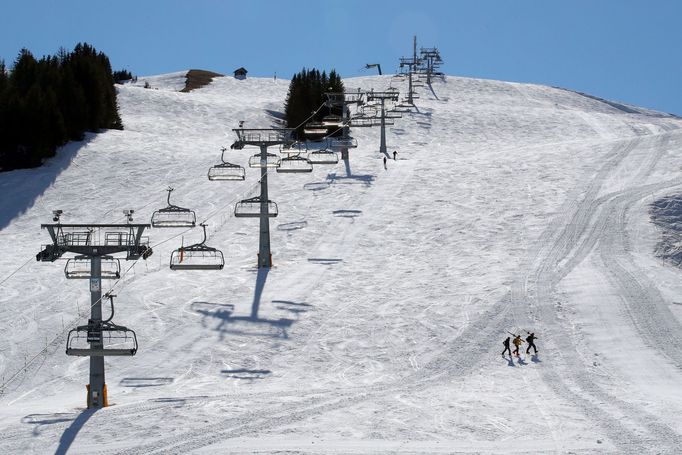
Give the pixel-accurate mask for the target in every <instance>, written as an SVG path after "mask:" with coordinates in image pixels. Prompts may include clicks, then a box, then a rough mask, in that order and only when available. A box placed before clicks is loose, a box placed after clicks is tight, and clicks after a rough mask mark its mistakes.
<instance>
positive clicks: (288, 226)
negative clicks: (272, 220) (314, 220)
mask: <svg viewBox="0 0 682 455" xmlns="http://www.w3.org/2000/svg"><path fill="white" fill-rule="evenodd" d="M307 226H308V222H307V221H305V220H304V221H292V222H291V223H281V224H278V225H277V230H278V231H297V230H299V229H304V228H305V227H307Z"/></svg>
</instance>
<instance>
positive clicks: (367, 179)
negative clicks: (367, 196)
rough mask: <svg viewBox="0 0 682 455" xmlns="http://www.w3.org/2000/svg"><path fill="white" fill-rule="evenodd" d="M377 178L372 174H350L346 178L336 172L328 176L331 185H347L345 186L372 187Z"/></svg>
mask: <svg viewBox="0 0 682 455" xmlns="http://www.w3.org/2000/svg"><path fill="white" fill-rule="evenodd" d="M375 179H376V176H374V175H370V174H355V175H354V174H350V175H346V176H340V175H337V174H336V172H332V173H330V174H327V181H328V182H329V184H336V183H339V184H345V185H357V184H360V185H365V186H371V185H372V183H373V182H374V180H375Z"/></svg>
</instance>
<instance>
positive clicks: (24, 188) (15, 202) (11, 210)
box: [0, 133, 95, 230]
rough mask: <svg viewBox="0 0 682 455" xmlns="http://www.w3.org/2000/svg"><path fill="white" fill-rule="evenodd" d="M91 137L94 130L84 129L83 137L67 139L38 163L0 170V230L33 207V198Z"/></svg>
mask: <svg viewBox="0 0 682 455" xmlns="http://www.w3.org/2000/svg"><path fill="white" fill-rule="evenodd" d="M94 138H95V134H93V133H86V134H85V138H84V139H83V140H82V141H79V142H69V143H68V144H66V145H65V146H63V147H61V148H60V149H59V150H58V152H57V155H55V156H54V157H52V158H49V159H48V160H47V161H45V163H44V164H43V165H42V166H40V167H37V168H34V169H17V170H14V171H8V172H0V193H2V195H3V197H2V198H1V199H0V230H2V229H4V228H6V227H7V226H8V225H9V223H10V222H11V221H12V220H13V219H14V218H16V217H18V216H19V215H21V214H23V213H25V212H26V211H27V210H28V209H30V208H31V207H33V205H34V204H35V201H36V200H37V199H38V198H39V197H40V196H42V195H43V194H44V193H45V190H47V189H48V188H50V187H51V186H52V185H53V184H54V182H55V181H56V180H57V178H58V177H59V175H60V174H61V173H62V172H63V171H64V170H66V169H67V168H68V167H69V166H70V165H71V163H72V161H73V160H74V158H75V157H76V155H78V152H79V151H80V149H81V148H83V147H85V146H87V145H88V143H90V142H91V141H92V140H93V139H94ZM57 208H59V207H47V209H50V210H52V209H57Z"/></svg>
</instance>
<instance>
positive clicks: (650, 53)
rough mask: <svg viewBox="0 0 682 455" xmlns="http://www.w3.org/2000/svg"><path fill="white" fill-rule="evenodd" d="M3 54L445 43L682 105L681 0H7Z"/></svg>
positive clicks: (481, 66)
mask: <svg viewBox="0 0 682 455" xmlns="http://www.w3.org/2000/svg"><path fill="white" fill-rule="evenodd" d="M1 8H2V9H1V11H2V14H1V15H0V58H2V59H4V60H5V62H6V63H7V64H8V65H11V63H12V62H13V61H14V59H15V58H16V56H17V54H18V53H19V51H20V49H21V48H22V47H26V48H28V49H29V50H30V51H32V52H33V53H34V55H36V56H42V55H46V54H54V53H56V52H57V50H58V49H59V48H60V47H64V48H67V49H72V48H73V46H74V45H75V44H76V43H77V42H79V41H85V42H88V43H90V44H92V45H94V46H95V47H96V48H97V49H98V50H101V51H103V52H104V53H106V54H107V55H108V56H109V57H110V59H111V62H112V66H113V67H114V69H122V68H126V69H128V70H130V71H131V72H132V73H133V74H137V75H152V74H160V73H166V72H172V71H179V70H184V69H189V68H201V69H208V70H213V71H217V72H221V73H228V72H231V71H232V70H234V69H235V68H238V67H240V66H244V67H246V68H247V69H248V70H249V75H250V76H267V77H271V76H273V74H274V73H275V72H276V73H277V76H278V78H285V79H289V78H291V76H292V75H293V74H294V73H295V72H297V71H299V70H300V69H301V68H303V67H307V68H313V67H315V68H319V69H327V70H329V69H331V68H335V69H336V70H337V71H338V72H339V73H340V74H341V76H342V77H351V76H358V75H367V74H372V73H373V72H371V71H367V70H364V69H363V66H364V64H365V63H380V64H381V66H382V69H383V70H384V72H385V73H392V72H395V71H396V70H397V66H398V65H397V62H398V59H399V57H401V56H403V55H405V56H407V55H408V54H409V52H410V51H411V45H412V36H413V35H417V40H418V46H424V47H432V46H435V47H438V48H439V50H440V51H441V55H442V57H443V59H444V62H445V64H444V66H443V70H444V71H445V72H446V73H447V74H450V75H458V76H468V77H478V78H487V79H499V80H506V81H516V82H534V83H541V84H547V85H555V86H561V87H565V88H569V89H573V90H578V91H582V92H587V93H590V94H592V95H596V96H601V97H604V98H609V99H612V100H617V101H623V102H627V103H631V104H635V105H639V106H643V107H649V108H654V109H658V110H661V111H666V112H673V113H676V114H679V115H682V94H681V91H680V88H681V84H680V82H682V57H681V55H680V48H681V46H680V45H681V44H682V26H680V24H679V22H680V19H682V1H679V0H563V1H559V0H434V1H429V0H422V1H419V0H412V1H404V0H394V1H383V0H377V1H372V0H343V1H336V2H332V1H322V0H317V1H315V0H289V1H287V0H269V1H268V0H241V1H233V0H224V1H218V0H184V1H178V0H167V1H161V0H147V1H129V0H117V1H113V2H103V1H98V0H87V1H86V0H59V1H57V0H43V1H38V0H21V1H5V2H3V3H2V7H1Z"/></svg>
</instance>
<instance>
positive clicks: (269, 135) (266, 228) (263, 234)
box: [232, 128, 295, 268]
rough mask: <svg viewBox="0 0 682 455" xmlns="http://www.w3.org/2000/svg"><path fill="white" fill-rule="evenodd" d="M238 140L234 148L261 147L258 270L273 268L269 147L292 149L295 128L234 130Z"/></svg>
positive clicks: (233, 145)
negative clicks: (276, 146)
mask: <svg viewBox="0 0 682 455" xmlns="http://www.w3.org/2000/svg"><path fill="white" fill-rule="evenodd" d="M232 131H234V132H235V134H236V135H237V140H236V141H235V142H234V144H232V148H233V149H236V150H241V149H243V148H244V147H245V146H247V145H255V146H258V147H260V166H259V167H260V197H259V199H258V200H259V201H260V216H259V218H260V236H259V239H258V268H261V267H272V254H271V252H270V210H269V207H270V205H271V204H270V202H271V201H269V199H268V168H269V167H272V166H269V164H268V147H271V146H274V145H284V146H288V147H290V146H291V145H292V144H293V143H294V142H295V141H294V139H293V133H294V129H293V128H270V129H247V128H237V129H233V130H232Z"/></svg>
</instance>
